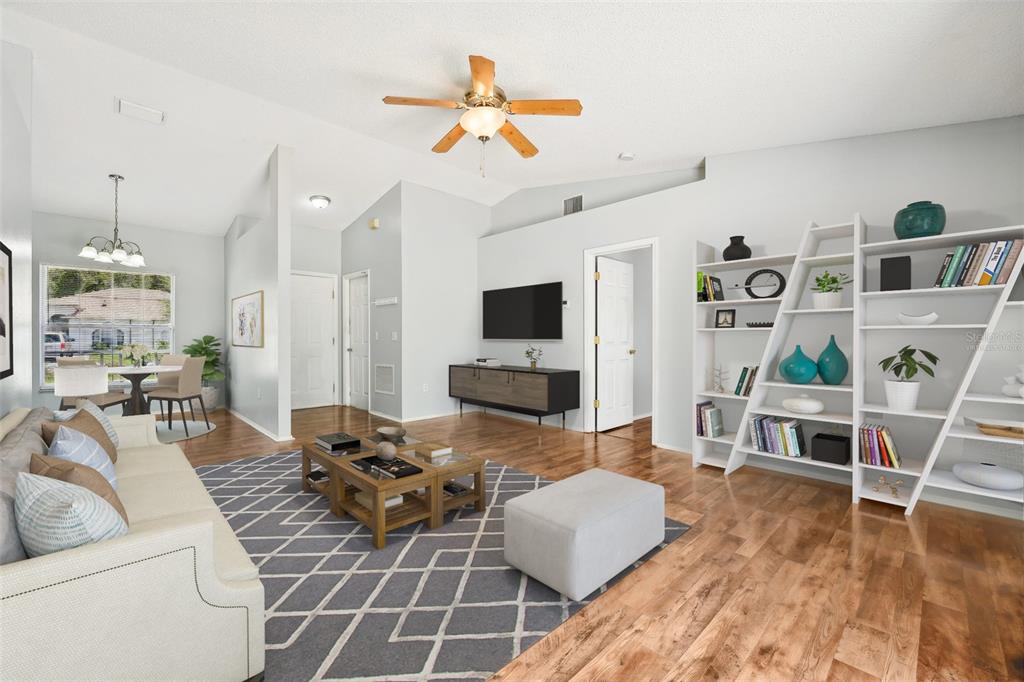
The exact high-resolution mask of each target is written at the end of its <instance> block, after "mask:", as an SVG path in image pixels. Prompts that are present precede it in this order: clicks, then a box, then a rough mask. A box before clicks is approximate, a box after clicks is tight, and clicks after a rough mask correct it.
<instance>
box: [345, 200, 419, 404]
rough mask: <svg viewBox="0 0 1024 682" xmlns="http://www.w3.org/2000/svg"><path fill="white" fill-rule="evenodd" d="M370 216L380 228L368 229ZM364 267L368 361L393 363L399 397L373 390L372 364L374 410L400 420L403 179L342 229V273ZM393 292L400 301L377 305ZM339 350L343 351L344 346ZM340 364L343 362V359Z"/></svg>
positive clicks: (371, 389) (371, 399) (371, 401)
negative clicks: (367, 285)
mask: <svg viewBox="0 0 1024 682" xmlns="http://www.w3.org/2000/svg"><path fill="white" fill-rule="evenodd" d="M371 218H379V219H380V228H379V229H376V230H371V229H370V228H369V226H368V221H369V220H370V219H371ZM361 270H369V271H370V363H371V365H375V364H391V365H394V366H395V395H390V394H385V393H377V392H376V391H375V390H374V386H373V385H372V377H373V367H372V366H371V367H370V377H371V386H370V409H371V411H373V412H376V413H379V414H382V415H385V416H389V417H395V418H398V419H401V418H402V416H403V413H402V381H403V378H402V377H403V369H404V368H403V365H402V343H403V340H402V309H403V308H404V307H405V300H404V298H403V293H402V183H398V184H396V185H395V186H394V187H392V188H391V189H390V190H388V191H387V192H385V193H384V195H383V196H382V197H381V198H380V199H378V200H377V201H376V202H374V204H373V205H372V206H370V208H368V209H367V210H366V211H365V212H364V213H363V214H362V215H361V216H359V217H358V218H356V220H355V221H353V222H352V224H351V225H349V226H348V227H347V228H345V230H344V231H343V232H342V233H341V271H342V273H343V274H349V273H353V272H359V271H361ZM392 296H396V297H398V305H387V306H379V307H378V306H375V305H373V302H374V301H375V300H377V299H381V298H390V297H392ZM342 324H343V325H344V320H342ZM392 334H396V335H397V340H395V341H393V340H392ZM340 345H341V344H339V347H340ZM341 354H342V355H343V354H344V349H342V350H341ZM338 366H339V367H343V366H344V365H343V363H342V362H341V361H340V360H339V363H338ZM342 385H343V384H342ZM343 399H344V397H343Z"/></svg>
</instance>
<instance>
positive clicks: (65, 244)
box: [32, 213, 227, 406]
mask: <svg viewBox="0 0 1024 682" xmlns="http://www.w3.org/2000/svg"><path fill="white" fill-rule="evenodd" d="M111 230H112V227H111V223H110V222H109V221H104V220H90V219H87V218H76V217H73V216H65V215H58V214H55V213H34V214H33V216H32V243H33V254H32V260H33V265H32V273H33V276H32V295H33V300H35V301H38V300H39V296H40V290H39V286H40V285H39V267H40V266H41V265H69V266H73V267H89V266H90V265H94V266H96V267H98V268H102V269H105V270H123V271H126V272H140V271H141V272H152V273H159V274H168V275H174V343H173V346H172V350H174V351H180V350H181V349H182V347H184V346H186V345H188V344H189V343H191V341H192V339H194V338H196V337H199V336H203V335H204V334H212V335H214V336H219V337H221V338H222V339H224V326H225V319H226V318H225V308H224V306H222V305H220V302H221V301H223V300H224V240H223V238H221V237H214V236H212V235H200V234H186V233H184V232H174V231H172V230H163V229H160V228H155V227H143V226H140V225H126V224H122V225H121V234H122V236H123V237H124V238H126V239H130V240H132V241H134V242H137V243H138V244H139V246H141V247H142V250H143V253H144V255H145V256H146V267H145V268H142V269H135V268H127V267H123V266H119V265H116V264H98V263H93V262H92V261H89V260H85V259H82V258H78V255H77V254H78V250H79V249H80V248H81V246H82V244H84V243H85V242H86V240H87V239H89V238H90V237H92V236H94V235H98V234H99V235H104V234H110V233H111ZM32 315H33V328H34V329H38V328H39V324H40V322H41V320H40V319H39V306H33V312H32ZM33 338H34V339H36V340H37V343H36V344H35V345H34V348H33V349H32V355H33V358H34V363H33V373H32V386H33V387H34V388H35V389H38V388H39V383H40V382H39V369H40V362H41V356H40V354H41V349H40V347H39V344H38V339H39V335H38V334H33ZM224 345H227V344H226V343H225V344H224ZM57 402H58V401H57V399H56V398H55V397H54V396H53V394H52V393H41V394H39V393H37V395H36V403H37V404H46V405H50V406H55V405H56V404H57Z"/></svg>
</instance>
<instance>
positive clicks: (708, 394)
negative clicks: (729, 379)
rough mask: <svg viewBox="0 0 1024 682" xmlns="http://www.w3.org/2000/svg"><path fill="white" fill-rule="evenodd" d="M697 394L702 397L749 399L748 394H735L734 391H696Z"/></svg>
mask: <svg viewBox="0 0 1024 682" xmlns="http://www.w3.org/2000/svg"><path fill="white" fill-rule="evenodd" d="M697 395H699V396H700V397H702V398H726V399H727V400H749V398H748V396H745V395H736V394H735V393H722V392H720V391H698V392H697Z"/></svg>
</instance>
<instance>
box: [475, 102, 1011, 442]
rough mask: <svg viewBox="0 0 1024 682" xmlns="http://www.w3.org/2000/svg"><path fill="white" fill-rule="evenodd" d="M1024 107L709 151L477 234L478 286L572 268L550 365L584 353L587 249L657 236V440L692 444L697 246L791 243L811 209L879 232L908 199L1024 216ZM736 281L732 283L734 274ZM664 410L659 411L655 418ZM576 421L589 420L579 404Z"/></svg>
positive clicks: (975, 221) (579, 359) (966, 212)
mask: <svg viewBox="0 0 1024 682" xmlns="http://www.w3.org/2000/svg"><path fill="white" fill-rule="evenodd" d="M1022 187H1024V117H1015V118H1009V119H998V120H992V121H981V122H976V123H968V124H962V125H955V126H944V127H939V128H929V129H925V130H915V131H909V132H901V133H892V134H887V135H874V136H867V137H859V138H850V139H844V140H833V141H829V142H821V143H814V144H807V145H799V146H792V147H783V148H779V149H768V150H760V151H752V152H743V153H737V154H729V155H725V156H720V157H713V158H709V159H708V161H707V179H706V180H704V181H701V182H695V183H690V184H686V185H682V186H679V187H673V188H670V189H667V190H664V191H661V192H655V193H653V194H648V195H645V196H642V197H638V198H635V199H629V200H626V201H623V202H619V203H615V204H610V205H608V206H604V207H601V208H597V209H592V210H589V211H585V212H583V213H578V214H575V215H570V216H565V217H563V218H557V219H555V220H550V221H547V222H544V223H540V224H537V225H531V226H529V227H524V228H520V229H518V230H513V231H510V232H505V233H502V234H497V235H493V236H489V237H486V238H484V239H481V240H480V258H479V263H478V284H479V288H480V289H492V288H497V287H505V286H515V285H519V284H528V283H530V282H546V281H555V280H562V281H563V282H564V283H565V289H564V291H565V295H566V298H567V299H568V300H569V301H570V303H571V305H572V307H571V309H570V310H569V311H568V312H567V316H566V320H565V330H564V331H565V333H564V337H565V338H564V340H563V341H562V342H558V343H547V344H545V347H544V350H545V356H544V361H545V365H547V366H550V367H565V368H582V366H583V338H582V333H583V319H582V316H583V311H582V305H581V299H582V296H581V287H582V286H583V271H582V262H583V259H582V258H581V254H582V252H583V251H584V250H585V249H587V248H593V247H596V246H606V245H610V244H615V243H618V242H625V241H630V240H635V239H639V238H643V237H651V236H656V237H659V239H660V253H659V261H660V262H659V281H658V282H657V283H656V286H657V287H658V292H659V296H660V306H661V310H660V315H659V337H658V343H659V349H660V357H659V363H658V364H659V392H660V395H659V396H658V400H657V405H656V409H657V414H656V415H655V421H654V428H655V431H656V441H657V442H659V443H660V444H662V445H665V446H667V447H670V448H673V449H677V450H682V451H689V443H690V440H691V436H690V434H691V424H690V421H691V420H690V419H689V418H688V417H689V410H690V405H691V398H692V396H691V395H690V393H691V391H690V387H691V386H692V382H691V368H690V366H689V364H690V363H689V358H690V356H691V333H692V332H691V330H692V327H693V320H692V319H691V313H692V310H691V299H690V296H691V295H692V290H693V286H692V281H691V279H692V273H691V272H690V262H691V256H690V254H691V249H692V246H693V240H694V239H700V240H702V241H706V242H709V243H712V244H719V245H721V246H723V247H724V246H726V245H727V243H728V239H727V235H731V234H745V235H748V239H747V242H748V243H749V244H750V245H751V246H752V247H753V249H754V253H755V255H757V254H764V253H766V252H769V253H782V252H786V251H793V250H794V249H795V248H796V246H797V244H798V241H799V238H800V236H801V234H802V231H803V229H804V228H805V227H806V225H807V222H808V221H809V220H814V221H815V222H817V223H819V224H828V223H837V222H842V221H846V220H849V219H850V218H851V216H852V215H853V214H854V213H855V212H858V211H859V212H860V213H862V214H863V216H864V218H865V220H866V221H867V222H868V224H869V225H874V226H876V227H874V228H873V229H872V230H871V239H879V238H884V235H886V234H889V235H891V225H892V218H893V215H894V214H895V213H896V211H897V210H899V209H900V208H901V207H903V206H905V205H906V204H907V203H908V202H911V201H915V200H919V199H931V200H933V201H938V202H941V203H942V204H944V205H945V206H946V210H947V214H948V225H947V228H946V230H947V232H955V231H962V230H969V229H979V228H985V227H994V226H1000V225H1015V224H1020V223H1021V222H1024V193H1022V192H1021V188H1022ZM726 284H727V285H728V284H729V283H728V282H726ZM521 346H522V344H518V343H513V344H510V343H507V342H500V341H483V342H481V344H480V353H481V355H490V356H494V357H498V358H499V359H501V360H503V361H505V362H510V361H518V359H519V358H520V357H521V350H522V349H521ZM659 417H660V419H659ZM570 420H571V422H570V426H571V427H572V428H577V429H579V428H581V427H582V423H583V419H582V414H581V413H580V411H578V410H577V411H576V412H574V413H572V414H571V415H570Z"/></svg>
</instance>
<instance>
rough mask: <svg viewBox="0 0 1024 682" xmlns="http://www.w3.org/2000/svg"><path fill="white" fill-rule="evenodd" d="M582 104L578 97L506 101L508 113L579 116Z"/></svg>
mask: <svg viewBox="0 0 1024 682" xmlns="http://www.w3.org/2000/svg"><path fill="white" fill-rule="evenodd" d="M582 111H583V105H582V104H580V101H579V100H578V99H517V100H512V101H511V102H509V103H508V113H510V114H533V115H539V116H579V115H580V113H581V112H582Z"/></svg>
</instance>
